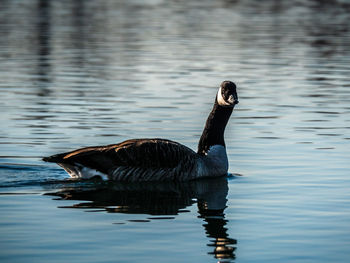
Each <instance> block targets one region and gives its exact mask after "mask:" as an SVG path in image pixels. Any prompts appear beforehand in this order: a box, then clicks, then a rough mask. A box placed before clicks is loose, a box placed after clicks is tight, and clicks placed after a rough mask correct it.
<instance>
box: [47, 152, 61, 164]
mask: <svg viewBox="0 0 350 263" xmlns="http://www.w3.org/2000/svg"><path fill="white" fill-rule="evenodd" d="M64 155H65V154H55V155H52V156H48V157H44V158H43V159H42V160H43V161H45V162H50V163H59V162H61V161H62V160H63V156H64Z"/></svg>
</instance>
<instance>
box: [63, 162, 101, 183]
mask: <svg viewBox="0 0 350 263" xmlns="http://www.w3.org/2000/svg"><path fill="white" fill-rule="evenodd" d="M58 165H59V166H61V167H62V168H63V169H64V170H66V172H67V173H68V174H69V176H70V177H72V178H77V179H78V178H80V179H90V178H92V177H95V176H99V177H101V179H102V180H108V176H107V174H104V173H101V172H99V171H97V170H95V169H91V168H88V167H85V166H82V165H80V164H75V165H70V164H64V163H58Z"/></svg>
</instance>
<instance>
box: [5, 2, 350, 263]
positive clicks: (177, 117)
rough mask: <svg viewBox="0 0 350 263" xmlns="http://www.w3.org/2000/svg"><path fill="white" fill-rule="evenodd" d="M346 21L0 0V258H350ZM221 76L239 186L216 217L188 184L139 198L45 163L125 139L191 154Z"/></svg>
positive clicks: (289, 13) (207, 6)
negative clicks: (164, 142) (230, 92)
mask: <svg viewBox="0 0 350 263" xmlns="http://www.w3.org/2000/svg"><path fill="white" fill-rule="evenodd" d="M349 21H350V5H349V3H348V1H343V0H332V1H321V0H309V1H306V0H305V1H304V0H300V1H275V0H267V1H255V0H245V1H240V0H236V1H231V0H218V1H209V0H203V1H172V0H170V1H162V0H147V1H139V0H130V1H111V0H100V1H80V0H75V1H72V0H62V1H44V0H14V1H12V0H11V1H10V0H0V36H1V37H0V123H1V129H0V211H1V216H0V261H1V262H52V261H55V262H67V261H69V262H86V263H87V262H112V261H113V262H115V261H120V262H121V261H122V262H124V261H128V262H155V261H156V262H216V261H217V260H218V259H216V258H215V256H218V254H219V251H221V250H223V251H226V252H227V255H228V257H229V258H228V259H227V260H228V261H230V260H231V261H235V262H269V263H271V262H348V259H349V245H350V231H349V227H348V222H349V221H350V193H349V189H350V177H349V175H350V163H349V160H348V159H349V156H350V147H349V146H350V145H349V143H350V135H349V128H350V107H349V105H350V104H349V103H350V75H349V72H350V63H349V61H350V60H349V58H350V22H349ZM224 79H229V80H232V81H235V82H236V84H237V86H238V95H239V98H240V104H239V105H238V106H237V107H236V109H235V111H234V113H233V115H232V118H231V120H230V122H229V123H228V126H227V130H226V134H225V136H226V146H227V152H228V158H229V164H230V169H229V171H230V172H231V173H239V174H242V175H243V176H241V177H236V178H235V179H234V180H229V181H228V193H227V188H225V190H222V194H224V195H225V198H226V199H227V203H226V204H225V206H227V207H226V208H225V210H224V211H221V210H220V209H221V208H220V209H219V210H220V211H217V212H218V214H215V213H216V212H215V213H214V214H215V216H212V215H211V214H210V213H207V212H208V210H206V208H205V207H206V206H204V205H203V206H202V205H201V204H204V203H201V201H200V199H193V198H198V197H196V195H197V194H198V192H196V191H197V190H198V189H197V190H196V188H195V187H194V188H193V187H192V186H190V185H191V184H190V185H189V186H181V187H180V186H178V187H175V188H174V187H172V188H171V189H168V192H166V193H164V192H162V191H161V190H159V191H160V192H157V190H156V189H154V188H152V187H146V186H145V187H146V188H147V189H144V190H145V192H146V193H147V197H149V198H150V199H149V200H148V199H147V198H146V199H145V200H141V198H140V195H139V194H138V193H140V192H138V191H136V190H135V192H136V194H135V196H134V198H135V199H133V196H132V195H131V194H130V192H128V191H126V190H125V189H124V188H125V187H126V186H120V187H124V188H123V189H122V188H120V189H116V187H117V186H116V185H114V186H112V185H108V186H106V185H98V183H87V182H71V181H69V178H67V176H66V174H65V172H64V171H61V170H60V169H59V168H57V167H56V166H54V165H52V166H51V165H50V164H46V163H43V162H42V161H41V157H43V156H49V155H51V154H54V153H58V152H65V151H68V150H73V149H76V148H79V147H83V146H88V145H104V144H110V143H117V142H121V141H123V140H126V139H130V138H146V137H148V138H149V137H160V138H167V139H172V140H175V141H179V142H181V143H183V144H185V145H187V146H189V147H191V148H192V149H196V146H197V142H198V140H199V136H200V134H201V132H202V128H203V126H204V122H205V119H206V117H207V114H208V112H209V111H210V109H211V106H212V102H213V98H214V96H215V93H216V91H217V85H219V83H220V82H221V81H223V80H224ZM89 184H90V186H89ZM89 187H91V188H89ZM118 187H119V186H118ZM130 187H131V188H132V187H133V186H130ZM182 187H184V188H183V190H181V189H182ZM131 190H132V189H131ZM139 190H140V189H139ZM99 191H101V192H99ZM140 191H141V190H140ZM142 191H143V190H142ZM174 191H175V193H176V194H174ZM47 192H50V193H60V194H61V197H57V198H59V199H60V200H53V198H52V196H47V195H44V194H45V193H47ZM102 193H103V194H102ZM64 194H66V195H65V196H64ZM70 194H71V195H72V196H71V199H70V198H69V196H70ZM158 194H161V195H162V196H163V197H166V198H165V199H166V200H165V201H164V200H163V201H164V203H162V199H161V198H158ZM173 194H174V195H173ZM226 194H227V197H226ZM216 195H217V193H216V194H214V195H213V196H209V195H206V198H209V197H210V198H215V196H216ZM73 196H74V198H76V200H75V199H74V198H73ZM218 196H219V197H220V195H218ZM210 198H209V199H210ZM220 198H221V197H220ZM61 199H65V200H61ZM110 199H115V200H110ZM147 200H148V201H149V202H148V203H147ZM221 200H224V198H221ZM105 201H106V202H109V201H110V202H111V203H110V204H111V205H110V206H106V203H103V202H105ZM142 201H144V203H142ZM99 202H100V203H101V207H94V208H92V207H91V208H90V207H89V205H90V206H94V205H96V204H97V203H99ZM152 202H154V204H155V205H152ZM137 203H138V204H139V206H136V204H137ZM134 204H135V205H134ZM79 206H80V207H81V209H58V208H57V207H79ZM118 209H119V210H118ZM166 209H168V210H166ZM81 210H82V211H81ZM83 211H90V212H89V213H87V212H83ZM93 211H97V212H93ZM99 211H101V212H99ZM132 211H133V213H131V212H132ZM157 211H158V212H157ZM159 211H163V212H162V213H161V212H159ZM164 211H168V213H164ZM113 212H116V213H113ZM198 217H199V218H198ZM149 218H150V219H149ZM158 218H163V220H161V219H158ZM235 240H237V245H235V244H234V243H235ZM208 245H209V246H208ZM221 245H222V246H221ZM226 252H225V253H226ZM208 253H214V255H208ZM179 255H180V257H179ZM225 255H226V254H225ZM223 260H225V259H223Z"/></svg>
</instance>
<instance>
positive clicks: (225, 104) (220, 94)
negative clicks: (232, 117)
mask: <svg viewBox="0 0 350 263" xmlns="http://www.w3.org/2000/svg"><path fill="white" fill-rule="evenodd" d="M217 101H218V104H219V105H220V106H230V105H231V104H230V103H228V102H226V101H225V100H224V98H223V97H222V93H221V87H220V88H219V91H218V96H217Z"/></svg>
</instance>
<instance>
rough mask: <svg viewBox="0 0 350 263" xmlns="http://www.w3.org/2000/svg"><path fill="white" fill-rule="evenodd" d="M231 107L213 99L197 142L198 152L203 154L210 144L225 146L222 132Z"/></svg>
mask: <svg viewBox="0 0 350 263" xmlns="http://www.w3.org/2000/svg"><path fill="white" fill-rule="evenodd" d="M232 110H233V107H222V106H220V105H219V104H218V103H217V100H216V99H215V103H214V107H213V109H212V111H211V112H210V114H209V117H208V119H207V122H206V124H205V127H204V130H203V133H202V136H201V138H200V140H199V143H198V151H197V153H198V154H201V155H205V154H206V153H207V152H208V150H209V148H210V146H213V145H222V146H225V141H224V132H225V127H226V124H227V122H228V120H229V118H230V116H231V113H232Z"/></svg>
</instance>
